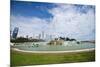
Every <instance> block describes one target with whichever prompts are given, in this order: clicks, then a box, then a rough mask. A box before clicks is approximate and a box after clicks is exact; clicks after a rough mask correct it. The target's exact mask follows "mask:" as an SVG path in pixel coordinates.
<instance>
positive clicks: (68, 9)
mask: <svg viewBox="0 0 100 67" xmlns="http://www.w3.org/2000/svg"><path fill="white" fill-rule="evenodd" d="M10 20H11V30H13V29H14V28H15V27H19V32H18V36H26V35H29V36H33V35H38V34H40V33H41V32H42V31H44V32H45V34H48V35H52V36H53V37H60V36H61V37H69V38H75V39H77V40H95V6H94V5H80V4H64V3H44V2H25V1H11V18H10Z"/></svg>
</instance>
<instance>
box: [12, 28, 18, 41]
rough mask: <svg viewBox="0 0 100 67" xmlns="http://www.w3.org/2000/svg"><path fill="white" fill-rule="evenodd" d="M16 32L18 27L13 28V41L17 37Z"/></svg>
mask: <svg viewBox="0 0 100 67" xmlns="http://www.w3.org/2000/svg"><path fill="white" fill-rule="evenodd" d="M18 30H19V28H18V27H15V28H14V30H13V33H12V38H14V39H15V38H16V37H17V35H18Z"/></svg>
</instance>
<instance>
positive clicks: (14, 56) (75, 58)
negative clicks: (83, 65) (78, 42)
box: [11, 50, 95, 66]
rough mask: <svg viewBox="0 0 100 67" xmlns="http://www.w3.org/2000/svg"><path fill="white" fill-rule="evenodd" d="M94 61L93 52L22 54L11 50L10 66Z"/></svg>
mask: <svg viewBox="0 0 100 67" xmlns="http://www.w3.org/2000/svg"><path fill="white" fill-rule="evenodd" d="M90 61H95V51H90V52H78V53H56V54H53V53H52V54H49V53H48V54H42V53H39V54H38V53H24V52H17V51H13V50H11V66H20V65H21V66H23V65H40V64H58V63H74V62H90Z"/></svg>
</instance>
